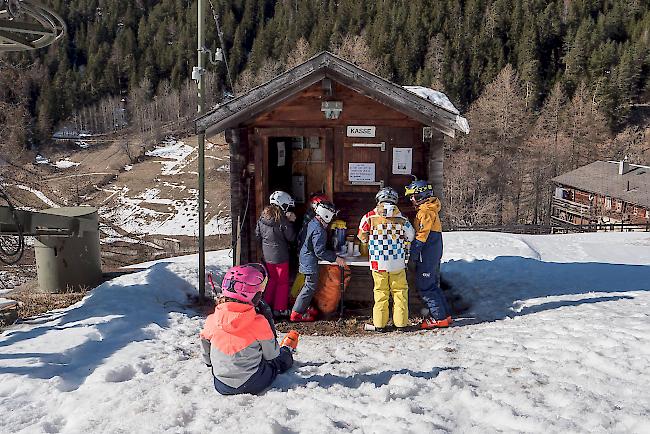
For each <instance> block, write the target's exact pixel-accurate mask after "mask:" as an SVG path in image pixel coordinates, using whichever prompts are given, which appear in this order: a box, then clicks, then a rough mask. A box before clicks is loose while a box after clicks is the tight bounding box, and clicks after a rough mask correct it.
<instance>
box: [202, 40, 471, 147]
mask: <svg viewBox="0 0 650 434" xmlns="http://www.w3.org/2000/svg"><path fill="white" fill-rule="evenodd" d="M324 78H330V79H332V80H334V81H337V82H339V83H341V84H343V85H345V86H347V87H349V88H351V89H353V90H355V91H357V92H359V93H361V94H363V95H365V96H367V97H369V98H372V99H374V100H376V101H378V102H380V103H382V104H384V105H386V106H388V107H391V108H393V109H395V110H397V111H399V112H401V113H404V114H405V115H407V116H409V117H411V118H413V119H416V120H418V121H420V122H422V123H423V124H425V125H428V126H431V127H433V128H435V129H437V130H439V131H441V132H442V133H444V134H446V135H448V136H450V137H454V135H455V133H456V131H463V132H465V133H467V132H468V127H467V121H466V120H465V118H463V117H462V116H460V115H459V114H458V113H456V112H454V111H452V110H450V109H449V108H448V107H444V106H443V105H441V104H436V103H435V102H433V101H431V100H429V99H426V98H423V97H421V96H419V95H417V94H416V93H413V92H411V91H409V90H407V89H405V88H403V87H402V86H400V85H398V84H395V83H393V82H390V81H388V80H386V79H384V78H381V77H379V76H377V75H375V74H372V73H370V72H368V71H366V70H364V69H361V68H359V67H358V66H356V65H354V64H352V63H350V62H348V61H346V60H343V59H341V58H340V57H337V56H335V55H334V54H332V53H330V52H327V51H324V52H322V53H320V54H318V55H316V56H314V57H312V58H311V59H309V60H307V61H306V62H304V63H302V64H300V65H298V66H296V67H295V68H292V69H290V70H288V71H286V72H284V73H283V74H280V75H278V76H277V77H275V78H273V79H272V80H270V81H268V82H266V83H264V84H262V85H260V86H258V87H256V88H254V89H252V90H250V91H249V92H247V93H245V94H242V95H240V96H238V97H237V98H234V99H232V100H230V101H227V102H224V103H222V104H221V105H219V106H217V107H215V108H214V109H212V110H210V111H208V112H207V113H205V114H204V115H202V116H200V117H199V118H197V120H196V127H197V131H199V132H206V133H207V134H208V135H212V134H216V133H218V132H221V131H223V130H225V129H227V128H232V127H235V126H237V125H238V124H241V123H242V122H245V121H247V120H249V119H252V118H254V117H256V116H258V115H260V114H262V113H265V112H267V111H270V110H272V109H273V108H274V107H276V106H277V105H279V104H281V103H282V102H284V101H286V100H288V99H289V98H291V97H292V96H294V95H295V94H297V93H299V92H301V91H302V90H304V89H306V88H308V87H309V86H311V85H312V84H314V83H317V82H319V81H320V80H322V79H324Z"/></svg>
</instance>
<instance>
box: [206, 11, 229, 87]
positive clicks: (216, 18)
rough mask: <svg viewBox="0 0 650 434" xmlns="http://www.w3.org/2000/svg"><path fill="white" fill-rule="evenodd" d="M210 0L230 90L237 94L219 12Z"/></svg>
mask: <svg viewBox="0 0 650 434" xmlns="http://www.w3.org/2000/svg"><path fill="white" fill-rule="evenodd" d="M208 2H209V3H210V9H212V17H213V18H214V24H215V25H216V26H217V35H218V36H219V44H220V45H221V51H222V53H223V63H224V64H225V65H226V74H227V76H228V83H229V84H230V92H231V93H232V95H233V96H235V86H233V84H232V76H231V75H230V67H229V66H228V58H227V57H226V45H225V44H224V42H223V32H222V31H221V26H220V25H219V14H217V11H216V9H215V8H214V5H213V4H212V0H208Z"/></svg>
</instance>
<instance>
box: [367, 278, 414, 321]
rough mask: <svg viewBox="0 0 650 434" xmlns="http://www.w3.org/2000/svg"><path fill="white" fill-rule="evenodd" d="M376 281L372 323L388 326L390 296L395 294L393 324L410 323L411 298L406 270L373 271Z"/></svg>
mask: <svg viewBox="0 0 650 434" xmlns="http://www.w3.org/2000/svg"><path fill="white" fill-rule="evenodd" d="M372 279H373V280H374V281H375V289H374V295H375V306H374V307H373V308H372V323H373V325H374V326H375V327H386V324H387V323H388V298H389V297H390V295H391V294H392V295H393V324H394V325H395V327H405V326H407V325H408V323H409V300H408V290H409V287H408V283H407V281H406V270H400V271H395V272H391V273H389V272H387V271H373V272H372Z"/></svg>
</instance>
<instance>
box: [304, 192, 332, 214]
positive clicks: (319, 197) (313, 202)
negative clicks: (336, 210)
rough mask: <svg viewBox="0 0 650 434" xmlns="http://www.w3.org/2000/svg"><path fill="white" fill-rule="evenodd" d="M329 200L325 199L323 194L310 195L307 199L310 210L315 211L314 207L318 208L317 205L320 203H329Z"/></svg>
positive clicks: (325, 196)
mask: <svg viewBox="0 0 650 434" xmlns="http://www.w3.org/2000/svg"><path fill="white" fill-rule="evenodd" d="M329 201H330V199H329V197H327V195H326V194H325V193H321V192H318V193H312V195H311V196H310V197H309V206H310V207H311V209H313V210H314V211H316V207H317V206H318V204H319V203H321V202H329Z"/></svg>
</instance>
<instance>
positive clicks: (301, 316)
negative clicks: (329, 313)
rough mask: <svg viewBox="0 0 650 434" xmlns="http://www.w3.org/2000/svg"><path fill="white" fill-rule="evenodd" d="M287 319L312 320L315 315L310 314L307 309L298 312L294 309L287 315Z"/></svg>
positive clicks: (294, 320)
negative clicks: (303, 311)
mask: <svg viewBox="0 0 650 434" xmlns="http://www.w3.org/2000/svg"><path fill="white" fill-rule="evenodd" d="M289 321H291V322H314V321H316V317H314V316H313V315H310V313H309V311H307V312H305V313H298V312H296V311H292V312H291V316H290V317H289Z"/></svg>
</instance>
